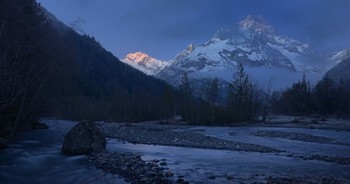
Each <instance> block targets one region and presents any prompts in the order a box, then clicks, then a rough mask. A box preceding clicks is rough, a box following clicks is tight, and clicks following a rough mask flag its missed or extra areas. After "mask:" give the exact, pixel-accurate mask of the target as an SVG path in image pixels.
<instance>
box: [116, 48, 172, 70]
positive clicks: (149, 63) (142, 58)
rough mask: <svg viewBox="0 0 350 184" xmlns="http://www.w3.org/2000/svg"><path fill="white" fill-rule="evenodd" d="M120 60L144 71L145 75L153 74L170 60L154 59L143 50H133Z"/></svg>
mask: <svg viewBox="0 0 350 184" xmlns="http://www.w3.org/2000/svg"><path fill="white" fill-rule="evenodd" d="M122 62H124V63H126V64H128V65H131V66H132V67H134V68H136V69H138V70H140V71H142V72H144V73H145V74H147V75H154V74H156V73H158V72H159V71H160V70H162V69H163V68H164V67H166V66H167V65H169V63H170V62H166V61H161V60H159V59H155V58H153V57H151V56H149V55H148V54H146V53H143V52H135V53H130V54H128V55H126V57H125V58H124V59H123V60H122Z"/></svg>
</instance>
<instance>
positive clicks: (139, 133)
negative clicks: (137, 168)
mask: <svg viewBox="0 0 350 184" xmlns="http://www.w3.org/2000/svg"><path fill="white" fill-rule="evenodd" d="M100 129H101V130H102V131H103V132H104V133H105V134H106V136H107V137H110V138H115V139H119V140H122V141H126V142H130V143H134V144H152V145H165V146H179V147H192V148H205V149H216V150H233V151H247V152H260V153H278V152H282V151H281V150H278V149H275V148H271V147H267V146H261V145H257V144H249V143H242V142H236V141H229V140H224V139H219V138H216V137H211V136H206V135H204V134H201V133H197V132H193V131H173V129H171V126H166V125H151V126H138V125H134V124H120V125H115V124H114V125H111V124H109V125H102V126H101V125H100Z"/></svg>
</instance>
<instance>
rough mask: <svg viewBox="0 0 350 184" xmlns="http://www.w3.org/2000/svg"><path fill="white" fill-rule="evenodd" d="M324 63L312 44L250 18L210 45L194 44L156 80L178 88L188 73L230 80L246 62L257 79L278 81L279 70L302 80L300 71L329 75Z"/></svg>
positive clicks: (221, 32)
mask: <svg viewBox="0 0 350 184" xmlns="http://www.w3.org/2000/svg"><path fill="white" fill-rule="evenodd" d="M323 60H324V59H322V58H321V57H320V56H319V55H318V54H317V53H316V52H315V51H314V50H313V49H312V48H311V47H310V46H309V45H307V44H304V43H302V42H300V41H297V40H294V39H291V38H288V37H285V36H281V35H278V33H277V32H276V31H275V28H274V27H273V26H271V25H270V24H268V23H267V22H266V21H265V20H264V19H263V18H262V17H261V16H248V17H247V18H245V19H244V20H242V21H241V22H239V23H238V24H237V25H236V26H232V27H224V28H221V29H220V30H218V31H217V32H216V33H215V34H214V36H213V37H212V38H211V39H210V40H209V41H207V42H206V43H203V44H200V45H197V46H194V45H192V44H191V45H190V46H188V48H186V49H185V50H184V51H183V52H181V53H180V54H177V56H176V57H175V58H174V59H173V61H172V64H171V65H169V66H167V67H165V68H164V69H163V70H162V71H160V72H159V73H158V74H157V75H156V77H159V78H161V79H164V80H166V81H168V82H170V83H171V84H174V85H176V84H177V82H178V81H179V76H180V75H181V74H183V73H184V72H187V73H188V74H189V76H190V77H192V78H206V77H209V78H210V77H214V76H215V77H219V78H221V79H224V80H226V81H229V80H231V78H232V73H233V71H234V69H235V68H236V66H237V65H238V64H239V63H242V64H243V66H245V67H246V68H247V69H248V70H250V73H251V75H252V77H253V78H254V75H257V74H259V76H261V74H265V73H266V74H267V75H272V76H269V77H268V78H274V77H275V78H276V77H277V76H273V72H276V71H277V70H279V72H277V73H279V74H280V73H283V74H286V73H290V74H291V75H293V78H295V77H298V79H299V78H301V76H302V74H300V72H301V73H302V72H307V73H309V74H310V75H317V77H318V78H321V76H322V74H323V73H325V72H326V69H325V68H324V67H323V65H324V62H325V61H323ZM248 73H249V71H248ZM276 75H277V74H276ZM259 78H261V77H259ZM277 78H279V79H281V77H277ZM282 78H283V77H282ZM284 78H286V79H288V78H291V77H288V75H287V76H285V77H284ZM266 80H268V79H266ZM294 81H295V80H294ZM262 82H266V81H262ZM284 82H285V81H284ZM285 83H286V85H289V84H290V83H289V82H285Z"/></svg>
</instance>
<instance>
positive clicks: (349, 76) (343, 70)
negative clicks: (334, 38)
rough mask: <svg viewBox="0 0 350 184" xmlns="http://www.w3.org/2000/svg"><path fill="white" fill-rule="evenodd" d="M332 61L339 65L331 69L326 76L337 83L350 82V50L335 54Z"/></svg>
mask: <svg viewBox="0 0 350 184" xmlns="http://www.w3.org/2000/svg"><path fill="white" fill-rule="evenodd" d="M330 59H331V61H333V62H334V63H337V65H336V66H334V67H333V68H332V69H330V70H329V71H328V72H327V73H326V74H325V76H328V77H330V78H331V79H333V80H335V81H337V82H339V81H341V80H342V81H344V82H350V49H345V50H343V51H340V52H337V53H334V54H333V55H332V56H331V57H330Z"/></svg>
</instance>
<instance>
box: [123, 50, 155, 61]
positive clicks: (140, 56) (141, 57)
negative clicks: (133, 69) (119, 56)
mask: <svg viewBox="0 0 350 184" xmlns="http://www.w3.org/2000/svg"><path fill="white" fill-rule="evenodd" d="M125 59H127V60H128V61H129V62H133V63H135V62H136V63H138V62H142V61H145V60H151V59H154V58H152V57H151V56H149V55H148V54H146V53H143V52H135V53H130V54H128V55H126V57H125Z"/></svg>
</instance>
